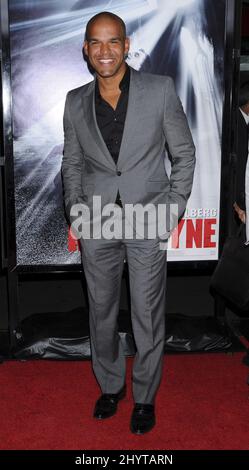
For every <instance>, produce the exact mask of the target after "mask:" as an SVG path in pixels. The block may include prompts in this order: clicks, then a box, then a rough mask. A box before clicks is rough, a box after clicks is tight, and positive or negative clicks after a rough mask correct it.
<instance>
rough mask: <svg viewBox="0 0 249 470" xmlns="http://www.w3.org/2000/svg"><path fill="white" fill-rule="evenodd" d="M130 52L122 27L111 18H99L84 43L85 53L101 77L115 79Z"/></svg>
mask: <svg viewBox="0 0 249 470" xmlns="http://www.w3.org/2000/svg"><path fill="white" fill-rule="evenodd" d="M128 51H129V39H128V38H124V37H123V31H122V28H121V25H120V24H119V23H118V22H117V21H115V20H113V19H110V18H106V17H103V18H99V19H98V20H96V21H95V22H94V23H93V24H92V26H91V28H90V31H89V38H88V41H85V42H84V52H85V54H86V55H87V56H88V59H89V62H90V64H91V66H92V67H93V68H94V70H95V71H96V72H97V74H98V75H99V76H100V77H103V78H108V77H114V76H115V75H117V74H118V72H119V71H120V69H121V68H122V67H124V65H125V59H124V57H125V55H126V54H128Z"/></svg>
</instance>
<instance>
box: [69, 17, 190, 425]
mask: <svg viewBox="0 0 249 470" xmlns="http://www.w3.org/2000/svg"><path fill="white" fill-rule="evenodd" d="M128 50H129V39H128V38H127V37H126V28H125V24H124V23H123V21H122V19H121V18H119V17H118V16H116V15H114V14H112V13H109V12H101V13H99V14H98V15H95V16H94V17H93V18H91V20H90V21H89V22H88V24H87V27H86V35H85V41H84V53H85V55H86V56H87V58H88V63H89V65H90V66H91V68H92V69H94V71H95V79H94V81H92V82H91V83H88V84H87V85H85V86H82V87H80V88H77V89H75V90H71V91H70V92H69V93H68V95H67V99H66V104H65V112H64V131H65V145H64V156H63V162H62V176H63V184H64V197H65V208H66V213H67V215H68V218H69V220H70V221H71V222H73V223H74V222H75V217H74V216H75V215H76V213H77V210H78V208H79V207H81V205H82V207H83V205H84V207H85V208H86V207H87V208H89V210H90V212H91V223H92V225H94V223H93V219H94V216H93V215H92V214H93V211H94V206H95V202H94V197H95V196H100V197H101V207H103V208H104V207H106V205H107V204H111V203H112V204H113V207H114V208H117V209H118V210H119V211H120V212H119V223H122V222H124V221H127V219H128V222H129V223H130V224H131V223H132V217H130V216H128V215H127V214H128V213H129V214H130V212H129V211H128V210H127V213H126V208H129V209H130V208H131V205H132V207H134V205H135V206H138V207H139V208H140V209H141V208H146V209H148V216H149V212H150V210H152V209H151V208H156V209H157V208H159V206H161V207H165V208H166V206H167V207H169V205H170V204H174V205H177V208H178V216H179V217H180V216H182V214H183V212H184V210H185V207H186V203H187V200H188V197H189V195H190V192H191V188H192V182H193V173H194V166H195V148H194V144H193V140H192V137H191V134H190V130H189V127H188V124H187V120H186V116H185V114H184V112H183V109H182V105H181V102H180V100H179V98H178V97H177V95H176V93H175V89H174V85H173V82H172V80H171V78H169V77H165V76H157V75H152V74H145V73H139V72H137V71H135V70H134V69H132V68H130V67H128V66H127V64H126V62H125V58H126V56H127V54H128ZM166 146H167V149H168V150H169V152H170V154H171V164H172V166H171V168H172V170H171V175H170V178H168V176H167V174H166V171H165V166H164V151H165V147H166ZM75 208H76V209H77V210H75ZM165 210H166V209H165ZM138 212H139V211H138ZM103 214H104V217H103V218H104V219H105V221H106V220H107V219H108V217H106V215H107V212H104V213H103ZM148 218H149V217H148ZM138 219H139V224H138V228H137V226H136V228H135V229H132V232H129V236H127V233H126V231H125V232H124V230H123V225H122V227H121V235H120V233H119V236H116V237H115V236H113V237H110V236H103V232H100V231H99V230H97V234H96V230H95V229H93V232H94V230H95V232H94V233H95V236H91V237H88V236H82V237H81V239H80V242H81V252H82V262H83V267H84V272H85V277H86V281H87V287H88V296H89V322H90V339H91V352H92V365H93V370H94V373H95V376H96V378H97V381H98V383H99V385H100V387H101V391H102V394H101V396H100V398H99V399H98V400H97V402H96V404H95V409H94V417H95V418H99V419H105V418H108V417H110V416H112V415H114V414H115V413H116V411H117V405H118V402H119V400H120V399H121V398H123V397H124V396H125V393H126V384H125V357H124V354H123V351H122V344H121V342H120V337H119V334H118V330H117V317H118V312H119V299H120V288H121V278H122V271H123V265H124V259H126V260H127V263H128V268H129V279H130V292H131V319H132V327H133V333H134V339H135V344H136V348H137V352H136V356H135V359H134V364H133V377H132V382H133V397H134V402H135V405H134V408H133V411H132V415H131V422H130V429H131V431H132V432H133V433H136V434H144V433H145V432H148V431H150V430H151V429H152V428H153V426H154V425H155V397H156V392H157V390H158V387H159V383H160V379H161V372H162V365H163V352H164V335H165V329H164V323H165V291H166V252H165V251H163V250H161V249H160V236H158V234H156V235H155V236H154V237H151V236H149V235H148V232H149V229H150V228H151V227H150V225H151V224H150V223H149V222H148V220H147V219H146V220H145V219H144V221H143V222H144V226H143V227H142V225H143V223H142V224H141V217H140V218H139V217H138ZM153 220H154V219H153ZM177 221H178V218H175V219H174V226H175V225H177ZM152 225H153V223H152ZM174 226H171V227H170V229H171V230H172V229H173V228H174ZM143 229H146V230H147V231H146V230H145V232H146V235H144V230H143ZM76 232H77V231H76ZM131 233H132V236H130V235H131Z"/></svg>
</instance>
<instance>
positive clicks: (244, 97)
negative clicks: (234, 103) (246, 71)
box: [239, 82, 249, 107]
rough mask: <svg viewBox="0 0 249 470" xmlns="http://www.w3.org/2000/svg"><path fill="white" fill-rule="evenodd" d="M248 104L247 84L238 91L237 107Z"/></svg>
mask: <svg viewBox="0 0 249 470" xmlns="http://www.w3.org/2000/svg"><path fill="white" fill-rule="evenodd" d="M248 103H249V82H246V83H244V84H243V85H242V86H241V88H240V91H239V106H240V107H241V106H245V105H246V104H248Z"/></svg>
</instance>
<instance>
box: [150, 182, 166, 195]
mask: <svg viewBox="0 0 249 470" xmlns="http://www.w3.org/2000/svg"><path fill="white" fill-rule="evenodd" d="M146 189H147V191H148V192H149V193H161V192H168V191H169V184H168V183H167V181H147V182H146Z"/></svg>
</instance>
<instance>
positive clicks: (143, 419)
mask: <svg viewBox="0 0 249 470" xmlns="http://www.w3.org/2000/svg"><path fill="white" fill-rule="evenodd" d="M155 424H156V417H155V407H154V405H151V404H145V403H135V406H134V408H133V412H132V415H131V424H130V429H131V432H133V433H135V434H144V433H146V432H148V431H150V430H151V429H152V428H153V427H154V426H155Z"/></svg>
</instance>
